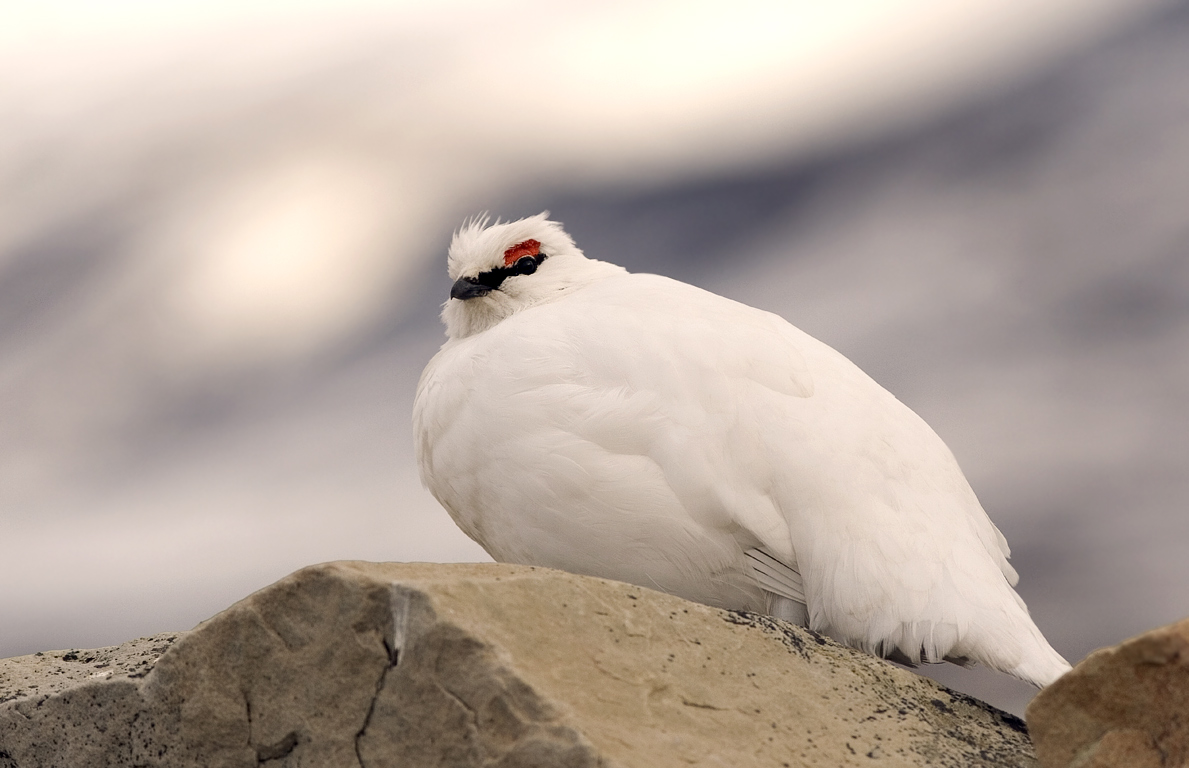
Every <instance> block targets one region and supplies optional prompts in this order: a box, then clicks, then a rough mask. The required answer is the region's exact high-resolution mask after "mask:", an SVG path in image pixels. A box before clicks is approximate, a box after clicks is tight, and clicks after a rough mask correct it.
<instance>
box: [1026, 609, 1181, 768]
mask: <svg viewBox="0 0 1189 768" xmlns="http://www.w3.org/2000/svg"><path fill="white" fill-rule="evenodd" d="M1027 719H1028V726H1029V729H1030V730H1031V732H1032V737H1033V739H1034V740H1035V742H1036V753H1037V757H1038V758H1039V759H1040V762H1041V765H1042V766H1044V768H1065V767H1066V766H1069V767H1070V768H1108V766H1120V767H1121V768H1149V766H1150V767H1151V768H1159V767H1160V766H1183V765H1185V764H1186V762H1187V758H1189V619H1186V620H1184V621H1181V622H1178V623H1176V624H1172V625H1170V626H1167V627H1162V628H1160V629H1155V630H1152V631H1151V632H1147V633H1145V634H1143V635H1140V636H1139V637H1135V638H1132V639H1131V640H1128V641H1127V642H1125V643H1122V644H1121V645H1117V646H1115V647H1113V648H1104V649H1102V650H1099V651H1095V652H1094V653H1092V654H1090V655H1089V656H1087V657H1086V658H1085V660H1083V661H1082V662H1081V663H1080V664H1078V665H1077V666H1076V667H1074V668H1073V671H1071V672H1069V673H1068V674H1066V675H1065V676H1064V677H1062V678H1061V679H1059V680H1058V681H1057V682H1055V683H1053V684H1052V685H1050V686H1049V687H1048V688H1045V689H1044V690H1043V691H1041V692H1040V693H1039V694H1037V695H1036V698H1034V699H1033V700H1032V703H1031V704H1029V705H1028V711H1027Z"/></svg>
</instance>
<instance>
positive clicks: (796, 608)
mask: <svg viewBox="0 0 1189 768" xmlns="http://www.w3.org/2000/svg"><path fill="white" fill-rule="evenodd" d="M449 272H450V277H451V278H452V279H454V280H455V283H454V286H453V288H452V289H451V291H450V300H449V301H448V302H447V303H446V305H445V308H444V310H443V312H442V317H443V319H444V321H445V323H446V332H447V336H448V337H449V338H448V340H447V341H446V343H445V345H444V346H443V347H442V349H441V351H440V352H438V354H437V355H436V356H435V357H434V358H433V360H431V361H430V363H429V365H428V366H427V367H426V369H425V372H424V373H423V374H422V376H421V382H420V384H419V385H418V389H417V398H416V403H415V405H414V409H413V422H414V431H415V434H416V441H417V453H418V461H419V463H420V467H421V477H422V480H423V481H424V483H425V485H426V486H427V487H428V488H429V489H430V491H431V492H432V493H433V494H434V496H436V497H437V499H438V501H440V502H441V503H442V505H443V506H444V507H445V508H446V509H447V511H449V513H450V515H451V517H453V518H454V520H455V522H457V523H458V525H459V526H460V527H461V528H462V530H463V531H465V532H466V534H467V535H468V536H470V537H471V538H473V539H474V540H475V541H477V542H478V543H479V544H480V545H482V547H483V548H484V549H486V550H487V552H488V553H490V554H491V556H492V557H493V558H495V559H496V560H498V561H501V562H510V563H523V564H530V565H541V566H548V567H552V568H559V569H563V570H566V571H571V572H574V573H581V574H588V575H592V576H601V577H605V578H610V579H616V580H619V581H625V582H630V583H632V584H637V585H641V586H645V587H651V588H654V589H658V590H661V591H663V592H668V593H671V594H674V595H680V596H682V597H685V598H688V599H690V600H695V601H698V602H701V603H706V604H708V605H714V606H719V607H722V608H732V609H741V610H748V611H756V612H761V613H768V614H771V615H773V616H778V617H781V618H785V619H788V620H791V621H795V622H798V623H801V624H804V625H807V626H809V627H811V628H812V629H815V630H818V631H820V632H823V633H826V634H829V635H831V636H833V637H835V638H837V639H839V640H841V641H842V642H845V643H847V644H849V645H852V646H854V647H857V648H862V649H865V650H867V651H869V652H871V653H875V654H877V655H881V656H889V655H892V656H894V657H899V658H903V657H908V658H909V659H911V660H913V661H916V660H923V661H927V662H937V661H941V660H943V659H946V658H951V659H954V658H958V659H967V660H971V661H978V662H982V663H984V664H986V665H988V666H990V667H993V668H994V669H997V670H1001V671H1003V672H1006V673H1008V674H1011V675H1014V676H1016V677H1018V678H1020V679H1023V680H1027V681H1029V682H1031V683H1033V684H1035V685H1038V686H1043V685H1046V684H1048V683H1050V682H1052V681H1053V680H1054V679H1056V678H1057V677H1058V676H1060V675H1061V674H1063V673H1064V672H1065V671H1067V670H1068V669H1069V664H1068V663H1067V662H1066V661H1065V660H1064V659H1063V658H1061V656H1060V655H1058V654H1057V652H1056V651H1054V650H1053V649H1052V647H1050V646H1049V644H1048V642H1047V641H1046V640H1045V638H1044V637H1043V636H1042V635H1041V633H1040V630H1039V629H1037V627H1036V625H1035V624H1034V623H1033V622H1032V619H1031V618H1030V617H1029V615H1028V609H1027V608H1026V607H1025V605H1024V602H1023V601H1022V600H1021V599H1020V597H1019V596H1018V595H1017V594H1016V592H1015V591H1014V590H1013V589H1012V586H1013V585H1014V584H1015V583H1016V581H1017V578H1018V577H1017V576H1016V573H1015V570H1014V569H1013V568H1012V567H1011V566H1010V565H1009V564H1008V562H1007V557H1008V554H1009V550H1008V547H1007V542H1006V541H1005V540H1004V538H1003V536H1002V534H1000V533H999V531H998V530H997V529H996V528H995V526H994V525H993V524H992V523H991V521H990V519H989V518H988V517H987V514H986V512H984V511H983V508H982V506H980V504H979V502H978V499H977V498H976V497H975V495H974V492H973V491H972V490H971V488H970V485H969V484H968V483H967V482H966V478H965V477H964V476H963V474H962V471H961V470H960V469H959V468H958V464H957V462H956V461H955V459H954V457H953V454H951V453H950V451H949V449H948V448H946V446H945V444H944V443H942V441H941V438H939V437H938V436H937V435H936V434H935V433H934V432H933V430H932V429H930V428H929V426H928V425H926V424H925V422H924V421H923V420H922V419H921V418H920V417H919V416H917V415H916V414H915V413H913V412H912V411H911V410H909V409H908V408H907V407H906V406H905V405H903V404H901V403H900V401H898V400H897V399H896V398H895V397H893V396H892V395H891V394H890V393H888V392H887V391H886V390H885V389H883V388H882V387H880V386H879V385H878V384H876V383H875V382H874V381H873V380H872V379H871V378H869V377H868V376H867V375H866V374H864V373H863V372H862V371H861V370H859V369H858V367H856V366H855V365H854V364H853V363H851V362H850V361H849V360H847V359H846V358H845V357H843V356H842V355H841V354H839V353H838V352H836V351H834V350H833V349H831V348H830V347H828V346H826V345H825V344H823V343H821V342H820V341H817V340H816V339H814V338H812V337H810V336H808V335H806V334H805V333H803V332H801V331H799V330H798V329H796V328H794V327H793V326H792V325H790V324H789V323H787V322H785V321H784V320H783V319H781V318H780V317H777V316H776V315H773V314H770V313H768V312H763V311H761V310H758V309H754V308H752V307H749V306H746V305H744V304H739V303H737V302H734V301H731V300H729V299H725V298H723V297H721V296H717V295H715V294H713V293H709V292H707V291H704V290H701V289H699V288H695V287H693V286H690V285H686V284H685V283H680V282H677V281H676V280H671V279H668V278H665V277H660V276H657V275H647V274H630V273H628V272H627V271H626V270H625V269H623V268H622V267H618V266H615V265H613V264H608V263H606V262H602V261H595V260H593V259H588V258H586V257H585V256H584V255H583V254H582V252H581V251H580V250H578V248H577V247H576V246H575V245H574V241H573V240H572V239H571V238H570V236H569V235H567V234H566V232H565V231H564V230H563V229H562V227H561V225H560V224H558V223H556V222H553V221H550V220H548V218H547V214H544V213H543V214H541V215H539V216H534V217H531V218H527V219H523V220H520V221H515V222H511V223H504V224H500V223H496V224H495V225H491V226H488V221H487V220H486V219H482V220H476V221H471V222H469V223H468V224H466V225H464V226H463V228H462V229H461V230H459V232H458V233H456V234H455V236H454V240H453V242H452V243H451V246H450V253H449Z"/></svg>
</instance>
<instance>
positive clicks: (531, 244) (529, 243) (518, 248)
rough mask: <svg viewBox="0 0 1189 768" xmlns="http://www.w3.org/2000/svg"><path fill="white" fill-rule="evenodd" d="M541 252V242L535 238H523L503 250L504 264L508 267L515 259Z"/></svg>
mask: <svg viewBox="0 0 1189 768" xmlns="http://www.w3.org/2000/svg"><path fill="white" fill-rule="evenodd" d="M540 253H541V243H540V241H537V240H525V241H524V242H523V243H517V244H516V245H514V246H512V247H511V248H509V249H508V250H506V251H504V266H505V267H510V266H512V265H513V264H515V263H516V260H517V259H522V258H524V257H525V256H536V255H538V254H540Z"/></svg>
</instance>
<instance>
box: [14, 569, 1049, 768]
mask: <svg viewBox="0 0 1189 768" xmlns="http://www.w3.org/2000/svg"><path fill="white" fill-rule="evenodd" d="M170 637H173V636H170ZM154 642H155V643H156V645H154ZM163 642H164V641H163V640H161V639H158V640H155V641H140V642H139V645H132V644H129V645H126V646H121V647H120V648H117V649H103V651H100V652H94V653H88V654H85V658H91V657H92V656H93V657H94V658H95V659H99V658H100V655H101V654H106V657H107V658H111V659H115V658H129V659H131V658H133V657H134V656H135V654H136V653H141V654H142V655H141V656H139V657H136V658H139V659H140V666H139V667H138V668H134V669H132V675H129V674H127V673H126V672H123V671H121V672H119V673H114V672H113V674H111V675H110V676H106V677H99V678H92V677H89V675H91V674H94V672H86V671H84V670H81V669H80V670H76V672H78V674H75V675H73V678H72V680H71V681H69V682H68V683H65V682H64V683H63V684H61V685H58V684H55V685H52V686H51V685H48V684H47V683H44V682H39V680H43V679H44V677H42V678H38V677H37V674H35V673H34V672H30V669H31V668H32V666H35V665H36V664H39V663H43V662H44V658H43V660H42V662H38V661H35V658H36V657H22V658H19V659H8V660H4V661H0V700H5V703H3V704H0V768H12V766H19V767H20V768H35V767H37V766H58V765H69V766H72V767H78V768H83V767H85V766H156V767H160V768H165V767H166V766H204V767H205V766H245V767H247V766H253V767H255V766H258V765H267V766H361V767H363V766H367V767H368V768H373V767H376V766H395V765H401V766H450V767H453V766H508V767H511V766H560V767H565V766H583V767H585V766H591V767H592V768H593V767H594V766H608V767H609V766H640V767H641V768H644V767H648V768H652V767H654V766H655V767H657V768H662V767H664V766H691V765H692V766H741V767H742V766H753V765H754V766H777V767H779V766H790V767H791V766H831V768H833V767H834V766H849V765H865V766H866V765H888V766H923V765H929V766H962V767H963V768H965V767H966V766H1032V765H1035V760H1034V758H1033V757H1032V751H1031V745H1030V743H1029V741H1028V737H1027V734H1026V732H1025V730H1024V727H1023V723H1022V722H1021V721H1019V720H1018V718H1014V717H1012V716H1011V715H1008V714H1006V713H1002V712H999V711H997V710H995V709H993V708H991V707H989V706H988V705H986V704H983V703H982V702H978V701H976V700H974V699H971V698H969V697H967V696H964V695H962V694H958V693H954V692H952V691H949V690H947V689H945V688H943V687H941V686H939V685H937V684H936V683H933V682H932V681H930V680H926V679H924V678H921V677H918V676H916V675H914V674H912V673H911V672H908V671H906V670H903V669H899V668H897V667H895V666H893V665H891V664H888V663H887V662H884V661H880V660H878V659H875V658H872V657H870V656H867V655H865V654H862V653H859V652H857V651H853V650H851V649H849V648H845V647H843V646H840V645H838V644H837V643H834V642H833V641H831V640H828V639H826V638H822V637H819V636H817V635H815V634H813V633H811V632H808V631H807V630H804V629H801V628H799V627H794V626H791V625H788V624H785V623H783V622H778V621H774V620H772V619H768V618H766V617H759V616H754V615H748V614H739V613H731V612H726V611H720V610H717V609H713V608H708V607H706V606H702V605H698V604H694V603H689V602H686V601H684V600H681V599H679V598H675V597H671V596H668V595H663V594H659V593H656V592H651V591H649V590H644V589H640V588H638V587H632V586H629V585H626V584H620V583H617V582H610V581H604V580H600V579H591V578H585V577H579V576H573V575H570V574H564V573H560V572H557V571H549V570H546V569H534V568H526V567H518V566H508V565H491V564H488V565H422V564H375V563H332V564H329V565H322V566H315V567H312V568H307V569H304V570H302V571H299V572H297V573H295V574H293V575H292V576H289V577H288V578H286V579H284V580H282V581H280V582H278V583H277V584H274V585H273V586H271V587H269V588H267V589H265V590H262V591H261V592H258V593H256V594H255V595H252V596H250V597H248V598H247V599H245V600H243V601H241V602H239V603H237V604H236V605H234V606H232V607H231V608H230V609H228V610H226V611H224V612H223V613H221V614H219V615H218V616H216V617H215V618H213V619H211V620H210V621H207V622H204V623H203V624H201V625H199V626H198V627H197V628H196V629H195V630H193V631H191V632H189V633H184V634H182V635H180V636H176V640H174V641H170V642H169V643H165V644H166V645H168V648H167V649H166V648H164V647H162V648H161V650H164V653H163V654H162V655H160V658H156V659H155V661H152V662H148V661H146V659H147V658H148V656H149V655H154V652H152V651H151V649H152V648H157V647H158V646H161V645H162V643H163ZM121 649H123V650H121ZM146 649H149V653H148V654H147V655H145V651H146ZM64 657H65V654H64V655H63V657H62V658H63V659H64ZM80 660H81V658H80V659H76V660H75V661H80ZM54 663H56V664H58V665H59V666H60V665H61V664H63V663H65V662H63V661H62V660H61V659H59V660H58V661H56V662H54ZM92 663H102V662H92ZM31 665H32V666H31ZM110 666H111V664H110V662H109V667H110ZM41 669H42V672H45V671H46V669H47V668H45V667H44V664H43V667H42V668H41ZM121 669H122V668H121ZM145 672H147V674H145ZM135 675H143V676H141V677H137V676H135ZM34 683H36V684H37V686H38V687H37V688H33V684H34ZM13 686H15V688H14V687H13ZM6 761H7V762H6Z"/></svg>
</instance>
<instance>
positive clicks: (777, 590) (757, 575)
mask: <svg viewBox="0 0 1189 768" xmlns="http://www.w3.org/2000/svg"><path fill="white" fill-rule="evenodd" d="M743 556H744V557H746V558H747V569H748V573H749V574H750V575H751V577H752V578H753V579H755V582H756V584H759V585H760V586H761V587H763V588H764V589H766V590H768V591H769V592H771V593H772V594H774V595H780V596H781V597H787V598H788V599H789V600H792V601H794V602H797V603H802V604H804V603H805V584H804V582H803V581H802V579H801V574H799V573H797V569H796V568H793V567H792V566H790V565H789V564H788V563H786V562H784V561H783V560H781V559H780V558H779V557H777V556H776V555H774V554H772V552H770V551H769V550H768V549H767V548H765V547H755V548H753V549H749V550H747V551H746V552H744V553H743Z"/></svg>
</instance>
